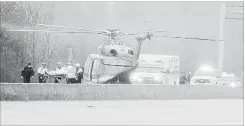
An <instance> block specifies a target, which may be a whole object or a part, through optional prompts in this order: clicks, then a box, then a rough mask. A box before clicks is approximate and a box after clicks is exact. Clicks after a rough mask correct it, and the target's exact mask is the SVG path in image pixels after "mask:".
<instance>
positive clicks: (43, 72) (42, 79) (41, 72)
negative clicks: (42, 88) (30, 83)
mask: <svg viewBox="0 0 245 126" xmlns="http://www.w3.org/2000/svg"><path fill="white" fill-rule="evenodd" d="M47 76H48V70H47V68H46V63H42V65H41V67H39V68H38V80H39V83H46V79H47Z"/></svg>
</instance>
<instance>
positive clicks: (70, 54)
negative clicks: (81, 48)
mask: <svg viewBox="0 0 245 126" xmlns="http://www.w3.org/2000/svg"><path fill="white" fill-rule="evenodd" d="M68 49H69V55H68V62H71V61H72V48H71V47H68Z"/></svg>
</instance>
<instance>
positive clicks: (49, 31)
mask: <svg viewBox="0 0 245 126" xmlns="http://www.w3.org/2000/svg"><path fill="white" fill-rule="evenodd" d="M3 31H5V32H47V33H91V32H90V31H58V30H3ZM98 34H100V33H98Z"/></svg>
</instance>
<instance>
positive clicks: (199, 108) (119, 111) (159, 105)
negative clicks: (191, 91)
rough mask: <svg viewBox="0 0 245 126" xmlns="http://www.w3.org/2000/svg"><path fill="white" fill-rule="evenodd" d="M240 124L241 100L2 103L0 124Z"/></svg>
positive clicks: (241, 114) (241, 123) (241, 113)
mask: <svg viewBox="0 0 245 126" xmlns="http://www.w3.org/2000/svg"><path fill="white" fill-rule="evenodd" d="M99 124H100V125H116V124H117V125H147V124H148V125H160V124H161V125H243V100H242V99H232V100H231V99H225V100H211V99H210V100H208V99H206V100H108V101H102V100H98V101H28V102H25V101H1V125H99Z"/></svg>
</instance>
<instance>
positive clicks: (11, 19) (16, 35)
mask: <svg viewBox="0 0 245 126" xmlns="http://www.w3.org/2000/svg"><path fill="white" fill-rule="evenodd" d="M0 6H1V7H0V9H1V10H0V11H1V27H0V57H1V63H0V82H22V81H21V80H20V79H21V78H20V73H21V70H22V69H23V67H24V66H26V65H27V63H29V62H30V63H32V66H33V68H34V69H37V67H39V64H40V63H41V62H46V63H47V65H49V64H50V63H51V61H52V59H53V58H54V57H55V56H56V55H57V52H58V48H57V47H58V44H59V42H58V40H53V39H51V35H50V33H37V32H6V31H5V32H3V31H4V30H5V29H6V28H12V29H19V28H21V29H25V28H26V26H28V27H27V28H28V29H31V28H33V27H34V26H32V24H38V23H43V24H52V21H53V7H54V6H53V5H51V6H50V7H48V9H47V6H45V7H46V8H44V5H43V4H42V3H38V2H0ZM34 81H37V80H36V79H35V80H34Z"/></svg>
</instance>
